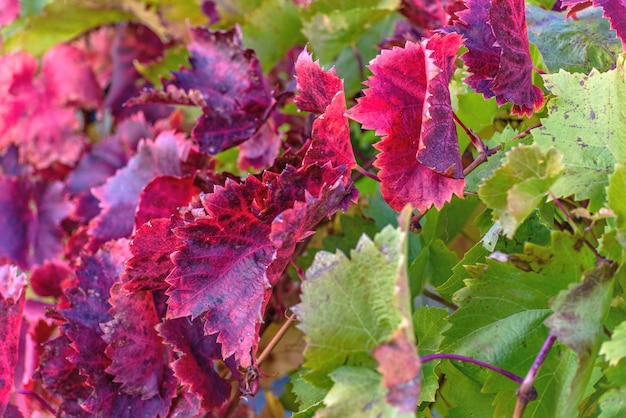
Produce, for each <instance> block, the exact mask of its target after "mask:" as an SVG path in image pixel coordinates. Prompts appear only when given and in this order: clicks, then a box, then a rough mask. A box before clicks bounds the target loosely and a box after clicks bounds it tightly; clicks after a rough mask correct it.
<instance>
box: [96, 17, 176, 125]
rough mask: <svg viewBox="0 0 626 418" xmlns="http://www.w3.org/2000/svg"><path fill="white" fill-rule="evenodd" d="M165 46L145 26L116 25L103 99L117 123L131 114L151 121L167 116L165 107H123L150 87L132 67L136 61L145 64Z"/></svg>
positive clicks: (168, 110)
mask: <svg viewBox="0 0 626 418" xmlns="http://www.w3.org/2000/svg"><path fill="white" fill-rule="evenodd" d="M163 50H164V45H163V43H162V42H161V40H160V39H159V38H158V36H157V35H155V34H154V32H152V31H151V30H150V29H148V28H147V27H145V26H142V25H138V24H135V23H128V24H125V25H122V26H119V27H118V29H117V32H116V34H115V38H114V40H113V45H112V50H111V56H112V57H113V60H112V66H113V67H112V68H113V70H112V75H111V85H110V87H109V90H108V92H107V95H106V98H105V100H104V107H105V108H107V109H110V111H111V113H112V114H113V116H115V117H116V118H117V119H118V120H121V119H124V118H126V117H128V116H130V115H132V114H134V113H137V112H140V111H141V112H143V113H144V114H145V115H146V119H148V120H149V121H154V120H157V119H161V118H163V117H165V116H166V115H167V114H169V113H170V111H171V110H170V109H168V108H167V107H166V106H145V105H134V106H124V103H125V102H126V101H127V100H128V99H130V98H131V97H135V96H136V95H137V94H139V92H140V91H141V89H144V88H148V87H150V86H151V84H149V83H147V82H146V81H143V80H142V76H141V75H140V74H139V72H137V69H136V68H135V62H138V63H140V64H148V63H150V62H154V61H156V60H157V59H159V58H160V57H161V56H162V55H163Z"/></svg>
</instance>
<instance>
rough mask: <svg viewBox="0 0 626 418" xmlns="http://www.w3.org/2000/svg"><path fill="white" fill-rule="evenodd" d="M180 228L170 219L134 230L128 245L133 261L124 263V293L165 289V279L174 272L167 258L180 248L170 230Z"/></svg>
mask: <svg viewBox="0 0 626 418" xmlns="http://www.w3.org/2000/svg"><path fill="white" fill-rule="evenodd" d="M182 224H183V223H182V220H181V219H180V218H177V217H174V216H172V218H171V219H164V218H162V219H153V220H151V221H150V222H148V223H145V224H143V225H142V226H141V227H140V228H139V229H138V230H137V232H136V233H135V235H134V237H133V239H132V241H131V242H130V251H131V252H132V253H133V257H132V258H131V259H130V260H128V261H127V262H126V270H125V272H124V275H123V276H122V281H123V282H124V287H123V288H124V290H125V291H127V292H137V291H140V290H164V289H167V287H168V284H167V283H166V282H165V278H166V277H167V276H168V275H169V274H170V272H171V271H172V269H173V268H174V264H173V263H172V262H171V260H170V254H171V253H173V252H174V251H176V250H178V249H179V247H180V246H181V245H182V242H181V241H180V240H179V239H178V238H177V237H176V235H174V230H175V229H176V228H177V227H179V226H182Z"/></svg>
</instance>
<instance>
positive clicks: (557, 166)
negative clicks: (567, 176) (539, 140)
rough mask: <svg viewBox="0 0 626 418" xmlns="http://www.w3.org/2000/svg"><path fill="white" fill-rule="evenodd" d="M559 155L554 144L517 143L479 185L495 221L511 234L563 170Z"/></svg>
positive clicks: (481, 194)
mask: <svg viewBox="0 0 626 418" xmlns="http://www.w3.org/2000/svg"><path fill="white" fill-rule="evenodd" d="M561 160H562V155H561V154H560V153H559V152H558V151H557V150H556V149H554V148H549V149H548V150H547V151H546V152H542V151H541V149H540V148H539V146H537V145H536V144H533V145H531V146H525V145H519V146H517V147H515V148H513V149H511V150H510V151H508V152H507V153H506V161H505V162H504V164H502V166H501V167H500V168H498V169H496V170H495V171H494V172H493V175H492V176H491V177H490V178H488V179H487V180H485V181H484V182H483V184H482V185H481V186H480V187H479V188H478V196H479V197H480V198H481V199H482V200H483V202H485V204H486V205H487V207H488V208H491V209H493V218H494V221H498V222H499V223H500V227H501V228H502V232H503V233H504V234H505V235H506V236H507V237H509V238H513V235H514V234H515V231H516V230H517V227H518V226H519V225H520V224H521V223H522V222H523V221H524V220H525V219H526V218H527V217H528V216H529V215H530V214H531V213H532V212H533V211H534V210H535V208H536V207H537V206H538V205H539V203H540V202H541V200H542V199H543V198H544V197H545V196H546V194H547V193H548V191H549V188H550V186H552V184H553V183H554V182H555V181H556V180H557V179H558V178H559V175H560V174H561V172H562V171H563V164H562V163H561Z"/></svg>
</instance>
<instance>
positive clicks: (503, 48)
mask: <svg viewBox="0 0 626 418" xmlns="http://www.w3.org/2000/svg"><path fill="white" fill-rule="evenodd" d="M466 4H467V7H468V8H467V9H466V10H463V11H461V12H458V14H457V15H458V18H459V19H458V20H456V21H455V24H454V25H455V30H457V31H458V32H459V33H460V34H462V35H463V37H464V38H465V46H466V47H467V49H468V51H467V52H466V53H465V54H463V55H462V56H461V59H463V61H464V62H465V64H466V65H467V67H468V70H469V72H470V73H472V75H471V76H469V77H468V78H467V79H466V82H467V83H468V84H469V85H470V86H471V87H473V88H474V89H475V90H476V91H477V92H479V93H482V94H483V95H484V96H485V97H487V98H489V97H493V96H495V97H496V102H497V103H498V104H499V105H503V104H504V103H506V102H512V103H513V113H516V114H520V115H528V116H530V115H532V113H533V111H534V110H536V109H538V108H539V107H541V105H542V104H543V92H542V91H541V89H539V88H538V87H535V86H533V84H532V69H533V65H532V60H531V58H530V51H529V46H528V33H527V29H526V15H525V11H524V5H525V3H524V0H493V1H492V0H468V1H467V3H466Z"/></svg>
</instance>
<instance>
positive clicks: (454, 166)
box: [417, 34, 463, 179]
mask: <svg viewBox="0 0 626 418" xmlns="http://www.w3.org/2000/svg"><path fill="white" fill-rule="evenodd" d="M461 41H462V39H461V37H460V36H459V35H457V34H449V35H446V36H441V35H439V34H436V35H434V36H433V37H432V38H430V40H429V41H428V44H427V45H426V48H427V49H428V50H430V51H433V52H432V55H431V57H432V58H433V60H434V62H435V65H436V66H437V67H438V68H439V69H440V73H439V74H438V75H437V76H436V77H434V78H433V79H432V80H430V82H429V83H428V104H427V106H428V109H427V110H426V116H427V117H426V118H425V120H424V121H423V122H422V123H423V126H422V131H423V132H422V144H421V145H420V150H419V151H418V152H417V160H418V161H419V162H420V163H422V164H424V165H426V166H428V168H430V169H432V170H433V171H435V172H436V173H438V174H442V175H444V176H446V177H452V178H455V179H460V178H463V163H462V162H461V153H460V151H459V141H458V137H457V134H456V126H455V123H454V116H453V112H452V105H451V103H450V90H449V88H448V85H449V84H450V79H451V78H452V74H453V73H454V60H455V58H456V53H457V51H458V50H459V48H460V47H461Z"/></svg>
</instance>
